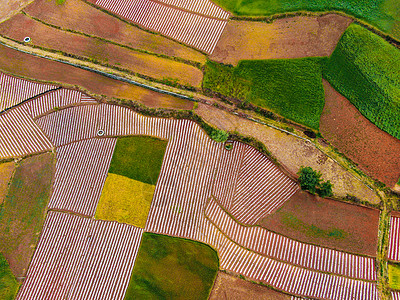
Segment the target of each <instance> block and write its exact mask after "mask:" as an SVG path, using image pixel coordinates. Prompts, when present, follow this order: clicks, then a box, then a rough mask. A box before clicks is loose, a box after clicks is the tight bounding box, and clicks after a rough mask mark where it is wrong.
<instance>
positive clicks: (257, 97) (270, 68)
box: [203, 57, 326, 130]
mask: <svg viewBox="0 0 400 300" xmlns="http://www.w3.org/2000/svg"><path fill="white" fill-rule="evenodd" d="M325 60H326V58H320V57H313V58H301V59H276V60H275V59H274V60H253V61H250V60H248V61H241V62H239V64H238V66H237V67H234V68H233V67H230V66H226V65H221V64H218V63H215V62H208V63H207V64H206V67H205V75H204V78H203V88H204V89H205V90H206V92H207V91H212V92H217V93H219V94H221V95H224V96H227V97H228V98H231V99H238V100H241V101H242V102H244V103H251V104H253V105H256V106H257V107H261V108H263V109H267V110H270V111H272V112H274V113H277V114H279V115H281V116H282V117H284V118H287V119H290V120H293V121H295V122H297V123H300V124H303V125H305V126H308V127H310V128H312V129H316V130H318V129H319V119H320V116H321V113H322V110H323V107H324V103H325V100H324V89H323V86H322V65H323V63H324V62H325Z"/></svg>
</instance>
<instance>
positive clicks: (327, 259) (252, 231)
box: [205, 199, 376, 281]
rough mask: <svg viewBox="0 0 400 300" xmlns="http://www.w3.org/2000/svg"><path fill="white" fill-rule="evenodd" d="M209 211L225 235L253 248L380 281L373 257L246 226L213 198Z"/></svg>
mask: <svg viewBox="0 0 400 300" xmlns="http://www.w3.org/2000/svg"><path fill="white" fill-rule="evenodd" d="M205 214H206V217H207V218H208V219H209V221H210V222H211V223H212V224H213V225H215V226H216V227H217V228H218V229H219V230H221V232H222V233H223V234H224V235H226V236H227V237H228V238H229V239H231V240H232V241H233V242H235V243H237V244H239V245H241V246H243V247H244V248H247V249H249V250H251V251H255V252H257V253H259V254H262V255H265V256H268V257H270V258H273V259H277V260H280V261H284V262H288V263H290V264H293V265H298V266H300V267H305V268H308V269H313V270H316V271H323V272H328V273H334V274H338V275H343V276H346V277H351V278H355V279H363V280H370V281H376V272H375V264H374V260H373V259H372V258H367V257H364V256H358V255H352V254H348V253H345V252H340V251H336V250H331V249H328V248H322V247H318V246H314V245H310V244H305V243H301V242H297V241H295V240H292V239H289V238H287V237H285V236H282V235H279V234H276V233H274V232H271V231H268V230H266V229H264V228H262V227H258V226H255V227H247V226H242V225H240V224H239V223H237V222H236V221H235V220H234V219H232V218H231V217H230V216H229V215H228V214H227V213H226V212H225V211H224V210H223V209H222V208H221V207H220V206H219V205H218V203H217V202H216V201H215V200H213V199H211V200H210V202H209V203H208V205H207V207H206V211H205Z"/></svg>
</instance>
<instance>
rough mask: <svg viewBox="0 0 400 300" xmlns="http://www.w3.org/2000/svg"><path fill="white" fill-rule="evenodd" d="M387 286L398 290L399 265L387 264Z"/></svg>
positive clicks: (399, 287)
mask: <svg viewBox="0 0 400 300" xmlns="http://www.w3.org/2000/svg"><path fill="white" fill-rule="evenodd" d="M389 286H390V287H391V288H392V289H395V290H400V266H399V265H398V264H389Z"/></svg>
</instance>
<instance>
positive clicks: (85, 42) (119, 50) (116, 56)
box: [0, 14, 203, 87]
mask: <svg viewBox="0 0 400 300" xmlns="http://www.w3.org/2000/svg"><path fill="white" fill-rule="evenodd" d="M0 33H1V34H2V35H4V36H7V37H10V38H11V39H14V40H17V41H23V39H24V37H25V36H29V37H30V38H31V42H30V43H31V44H33V45H36V46H39V47H43V48H47V49H54V50H58V51H62V52H66V53H69V54H74V55H77V56H81V57H86V58H88V59H93V60H96V61H99V62H102V63H106V64H109V65H112V66H116V67H121V68H124V69H128V70H130V71H132V72H134V73H139V74H142V75H145V76H149V77H152V78H155V79H158V80H162V79H164V78H171V79H172V80H176V81H177V82H178V83H180V84H182V85H188V86H194V87H199V86H200V84H201V80H202V76H203V74H202V72H201V71H200V70H199V69H198V68H196V67H194V66H192V65H187V64H184V63H181V62H177V61H174V60H172V59H167V58H161V57H157V56H155V55H149V54H146V53H139V52H136V51H132V50H129V49H126V48H123V47H120V46H116V45H113V44H110V43H107V42H104V41H101V40H98V39H94V38H91V37H86V36H82V35H78V34H75V33H71V32H66V31H63V30H59V29H56V28H52V27H50V26H46V25H44V24H42V23H40V22H38V21H35V20H32V19H30V18H29V17H27V16H26V15H23V14H18V15H16V16H15V17H13V18H12V19H10V20H8V21H6V22H4V23H1V24H0Z"/></svg>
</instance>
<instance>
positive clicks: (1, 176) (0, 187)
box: [0, 162, 15, 205]
mask: <svg viewBox="0 0 400 300" xmlns="http://www.w3.org/2000/svg"><path fill="white" fill-rule="evenodd" d="M14 169H15V164H14V162H7V163H3V164H0V205H1V204H2V203H3V201H4V197H5V196H6V194H7V190H8V183H9V182H10V179H11V176H12V174H13V172H14Z"/></svg>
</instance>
